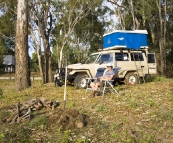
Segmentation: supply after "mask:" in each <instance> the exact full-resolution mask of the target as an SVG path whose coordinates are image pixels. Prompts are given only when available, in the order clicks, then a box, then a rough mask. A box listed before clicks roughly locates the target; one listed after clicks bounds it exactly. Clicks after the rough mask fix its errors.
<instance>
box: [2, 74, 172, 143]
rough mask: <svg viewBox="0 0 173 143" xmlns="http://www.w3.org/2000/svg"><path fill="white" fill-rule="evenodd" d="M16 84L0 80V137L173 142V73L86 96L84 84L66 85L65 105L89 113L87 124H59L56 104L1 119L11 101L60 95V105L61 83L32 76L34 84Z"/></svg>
mask: <svg viewBox="0 0 173 143" xmlns="http://www.w3.org/2000/svg"><path fill="white" fill-rule="evenodd" d="M14 85H15V83H14V81H0V89H2V92H1V91H0V101H1V102H0V108H1V111H0V118H1V121H0V124H1V128H0V142H12V141H14V142H50V143H55V142H61V143H66V142H78V143H87V142H93V143H97V142H98V143H100V142H103V143H108V142H109V143H115V142H123V143H124V142H125V143H131V142H137V143H138V142H139V143H141V142H142V143H146V142H147V143H148V142H157V143H170V142H173V134H172V132H173V124H172V123H173V86H172V85H173V80H172V79H165V78H162V77H157V78H155V79H152V82H146V83H145V84H140V85H135V86H127V85H121V86H116V89H117V90H118V91H119V93H120V94H121V96H118V95H112V94H107V95H105V96H104V97H103V98H102V97H101V96H97V97H95V98H88V94H89V93H87V94H86V93H85V90H84V89H78V90H76V89H75V88H74V87H73V86H70V85H68V86H67V101H66V109H76V110H78V111H79V112H80V113H84V114H87V115H88V116H89V120H88V124H87V126H85V127H83V128H82V129H73V130H72V129H66V130H62V128H61V126H58V124H56V119H55V118H54V117H55V116H54V114H55V112H56V110H55V111H53V110H48V109H43V110H40V111H36V112H35V113H33V118H32V120H30V121H26V122H23V123H19V124H11V125H9V124H5V123H3V122H2V121H3V119H5V118H7V117H8V116H9V115H10V110H9V109H10V107H11V106H12V105H16V104H17V102H19V101H20V102H24V101H26V100H28V99H32V98H40V97H42V96H43V97H45V98H47V99H54V100H58V101H59V102H60V106H59V107H58V108H63V107H64V97H63V94H64V87H54V84H53V83H49V84H45V85H41V83H40V81H34V82H33V83H32V87H30V88H28V89H26V90H24V91H22V92H16V91H15V89H14Z"/></svg>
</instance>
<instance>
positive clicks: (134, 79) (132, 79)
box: [125, 72, 139, 85]
mask: <svg viewBox="0 0 173 143" xmlns="http://www.w3.org/2000/svg"><path fill="white" fill-rule="evenodd" d="M138 83H139V78H138V76H137V75H136V74H134V73H132V72H130V73H127V74H126V76H125V84H129V85H135V84H138Z"/></svg>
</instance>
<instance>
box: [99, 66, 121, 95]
mask: <svg viewBox="0 0 173 143" xmlns="http://www.w3.org/2000/svg"><path fill="white" fill-rule="evenodd" d="M119 69H120V68H118V67H116V68H114V69H113V70H114V73H115V75H114V76H113V78H112V80H102V86H101V87H100V89H99V92H101V93H102V96H104V94H105V93H107V92H108V91H109V92H111V93H112V94H114V93H116V94H118V95H119V93H118V92H117V90H116V89H115V88H114V85H113V82H114V80H115V77H116V74H117V73H118V70H119Z"/></svg>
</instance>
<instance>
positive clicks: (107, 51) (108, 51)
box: [91, 49, 145, 55]
mask: <svg viewBox="0 0 173 143" xmlns="http://www.w3.org/2000/svg"><path fill="white" fill-rule="evenodd" d="M144 50H145V49H141V50H138V51H134V50H133V51H132V52H141V51H144ZM114 52H120V49H119V50H118V49H116V50H115V49H114V50H102V51H98V52H95V53H92V54H91V55H95V54H105V53H114ZM123 52H129V50H126V49H123Z"/></svg>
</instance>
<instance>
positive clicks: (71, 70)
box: [67, 48, 156, 88]
mask: <svg viewBox="0 0 173 143" xmlns="http://www.w3.org/2000/svg"><path fill="white" fill-rule="evenodd" d="M107 63H112V65H113V68H116V67H118V68H119V70H118V73H117V74H116V77H115V80H116V81H118V82H124V83H126V84H137V83H139V78H144V77H145V76H148V75H151V74H156V60H155V55H154V54H153V53H148V49H146V48H144V49H140V50H127V49H116V50H104V51H100V52H96V53H93V54H91V55H90V56H89V57H88V58H87V59H86V60H85V62H83V63H78V64H72V65H68V77H67V79H68V81H69V82H70V83H74V86H75V87H77V88H86V85H87V82H86V79H85V78H86V77H91V78H93V77H94V76H95V74H96V71H97V69H98V68H102V67H103V68H104V67H106V64H107Z"/></svg>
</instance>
